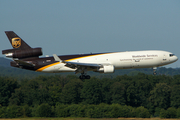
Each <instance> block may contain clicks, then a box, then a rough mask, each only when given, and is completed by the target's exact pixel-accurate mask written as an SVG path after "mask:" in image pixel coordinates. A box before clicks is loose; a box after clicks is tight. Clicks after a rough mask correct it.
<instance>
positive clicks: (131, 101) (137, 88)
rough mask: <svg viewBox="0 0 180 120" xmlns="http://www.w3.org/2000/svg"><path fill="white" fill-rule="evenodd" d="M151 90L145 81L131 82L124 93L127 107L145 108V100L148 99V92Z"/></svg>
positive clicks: (149, 84) (136, 80)
mask: <svg viewBox="0 0 180 120" xmlns="http://www.w3.org/2000/svg"><path fill="white" fill-rule="evenodd" d="M137 77H138V76H137ZM139 77H141V76H139ZM151 90H152V85H151V83H150V82H149V80H147V79H144V78H137V79H135V80H133V81H131V82H130V85H129V87H128V88H127V92H126V95H127V102H128V105H130V106H133V107H138V106H147V104H148V99H147V98H148V97H149V92H150V91H151Z"/></svg>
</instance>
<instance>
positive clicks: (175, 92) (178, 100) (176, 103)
mask: <svg viewBox="0 0 180 120" xmlns="http://www.w3.org/2000/svg"><path fill="white" fill-rule="evenodd" d="M179 91H180V85H174V86H172V91H171V97H170V99H171V106H172V107H175V108H178V107H180V92H179Z"/></svg>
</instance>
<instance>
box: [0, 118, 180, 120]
mask: <svg viewBox="0 0 180 120" xmlns="http://www.w3.org/2000/svg"><path fill="white" fill-rule="evenodd" d="M0 120H180V119H161V118H12V119H4V118H2V119H0Z"/></svg>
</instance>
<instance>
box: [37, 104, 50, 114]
mask: <svg viewBox="0 0 180 120" xmlns="http://www.w3.org/2000/svg"><path fill="white" fill-rule="evenodd" d="M36 116H37V117H51V116H52V108H51V106H50V105H49V104H47V103H43V104H41V105H39V106H38V107H37V109H36Z"/></svg>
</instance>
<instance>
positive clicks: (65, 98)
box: [61, 79, 83, 104]
mask: <svg viewBox="0 0 180 120" xmlns="http://www.w3.org/2000/svg"><path fill="white" fill-rule="evenodd" d="M82 87H83V82H82V81H81V80H79V79H73V80H71V81H70V82H69V83H67V84H66V85H65V86H64V88H63V90H62V98H61V100H62V102H63V103H64V104H78V103H80V102H81V98H80V94H81V89H82Z"/></svg>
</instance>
